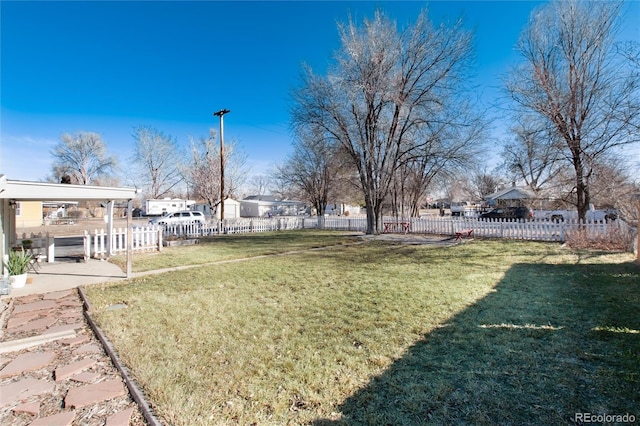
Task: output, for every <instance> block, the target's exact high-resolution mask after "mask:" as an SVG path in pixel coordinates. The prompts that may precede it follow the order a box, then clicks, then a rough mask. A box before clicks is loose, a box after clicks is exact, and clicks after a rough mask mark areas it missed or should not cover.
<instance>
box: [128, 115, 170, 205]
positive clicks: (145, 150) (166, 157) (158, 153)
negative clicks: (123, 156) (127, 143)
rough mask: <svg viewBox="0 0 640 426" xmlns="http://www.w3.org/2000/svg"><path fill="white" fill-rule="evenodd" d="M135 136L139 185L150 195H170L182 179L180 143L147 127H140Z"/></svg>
mask: <svg viewBox="0 0 640 426" xmlns="http://www.w3.org/2000/svg"><path fill="white" fill-rule="evenodd" d="M133 139H134V141H135V143H134V147H133V157H132V161H133V163H134V164H135V165H136V166H137V170H136V171H135V184H136V186H139V187H142V188H143V190H144V191H145V194H146V195H147V197H149V198H153V199H158V198H162V197H165V196H167V195H170V194H171V193H172V191H174V190H175V189H176V187H177V185H179V184H180V182H182V181H183V177H182V174H181V163H182V158H183V157H182V155H181V153H180V149H179V147H178V142H177V141H176V140H175V139H173V138H172V137H171V136H166V135H164V134H163V133H161V132H160V131H158V130H156V129H154V128H152V127H147V126H139V127H137V128H136V129H135V133H134V134H133Z"/></svg>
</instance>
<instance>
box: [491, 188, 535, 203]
mask: <svg viewBox="0 0 640 426" xmlns="http://www.w3.org/2000/svg"><path fill="white" fill-rule="evenodd" d="M484 198H485V200H527V199H530V198H536V195H535V194H534V193H533V192H532V191H531V190H529V189H527V188H522V187H518V186H510V187H508V188H505V189H502V190H500V191H498V192H494V193H493V194H489V195H487V196H485V197H484Z"/></svg>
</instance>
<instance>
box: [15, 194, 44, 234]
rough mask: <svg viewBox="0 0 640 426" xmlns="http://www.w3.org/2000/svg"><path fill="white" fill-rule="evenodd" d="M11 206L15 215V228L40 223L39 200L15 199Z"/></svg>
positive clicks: (40, 207) (40, 204)
mask: <svg viewBox="0 0 640 426" xmlns="http://www.w3.org/2000/svg"><path fill="white" fill-rule="evenodd" d="M12 208H13V211H14V212H15V215H16V228H17V229H20V228H33V227H36V226H40V225H42V202H41V201H16V202H15V203H14V204H13V205H12Z"/></svg>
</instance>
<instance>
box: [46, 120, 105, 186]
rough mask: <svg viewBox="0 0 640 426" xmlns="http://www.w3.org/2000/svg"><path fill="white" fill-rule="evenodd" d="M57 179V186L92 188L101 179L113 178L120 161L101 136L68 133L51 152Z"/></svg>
mask: <svg viewBox="0 0 640 426" xmlns="http://www.w3.org/2000/svg"><path fill="white" fill-rule="evenodd" d="M51 156H52V157H53V159H54V161H53V165H52V171H53V177H54V179H55V180H56V181H57V182H68V183H75V184H79V185H89V184H91V183H92V181H93V180H94V179H96V178H99V177H109V175H110V174H111V173H113V171H114V169H115V167H116V164H117V160H116V157H115V156H112V155H108V154H107V148H106V146H105V144H104V142H103V141H102V138H101V137H100V135H99V134H97V133H92V132H78V133H76V134H73V135H72V134H69V133H64V134H63V135H62V136H61V137H60V142H58V144H57V145H56V146H54V147H53V149H52V150H51Z"/></svg>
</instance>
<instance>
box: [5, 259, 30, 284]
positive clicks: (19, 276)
mask: <svg viewBox="0 0 640 426" xmlns="http://www.w3.org/2000/svg"><path fill="white" fill-rule="evenodd" d="M30 262H31V255H30V254H28V253H27V252H25V251H24V250H16V251H11V252H9V260H8V261H7V262H5V263H4V267H5V268H6V269H7V272H8V273H9V282H11V287H13V288H20V287H24V286H25V284H26V283H27V270H28V269H29V263H30Z"/></svg>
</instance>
